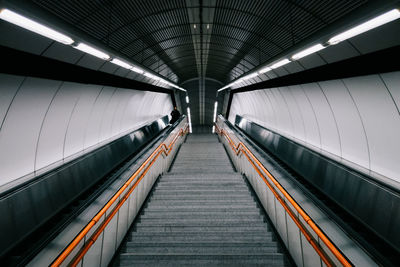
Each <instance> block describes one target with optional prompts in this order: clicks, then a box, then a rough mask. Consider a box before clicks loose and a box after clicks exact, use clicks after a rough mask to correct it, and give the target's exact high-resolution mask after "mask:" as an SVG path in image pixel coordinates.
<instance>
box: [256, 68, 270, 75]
mask: <svg viewBox="0 0 400 267" xmlns="http://www.w3.org/2000/svg"><path fill="white" fill-rule="evenodd" d="M271 70H272V69H271V68H270V67H265V68H263V69H261V70H259V71H258V74H263V73H266V72H268V71H271Z"/></svg>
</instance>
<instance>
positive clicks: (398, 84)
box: [380, 72, 400, 110]
mask: <svg viewBox="0 0 400 267" xmlns="http://www.w3.org/2000/svg"><path fill="white" fill-rule="evenodd" d="M380 76H381V78H382V80H383V82H384V83H385V86H386V88H387V89H388V90H389V92H390V94H391V96H392V97H393V100H394V102H395V103H396V106H397V110H400V74H399V72H389V73H384V74H381V75H380Z"/></svg>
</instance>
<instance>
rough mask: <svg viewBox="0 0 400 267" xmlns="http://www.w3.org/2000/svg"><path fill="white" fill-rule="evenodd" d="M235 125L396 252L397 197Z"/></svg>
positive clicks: (277, 139)
mask: <svg viewBox="0 0 400 267" xmlns="http://www.w3.org/2000/svg"><path fill="white" fill-rule="evenodd" d="M235 125H236V126H237V127H239V128H240V129H242V130H243V131H244V132H245V133H246V134H247V135H249V136H250V137H251V138H253V139H254V140H255V141H256V142H258V143H259V144H260V145H261V146H263V147H264V148H266V149H267V150H268V151H270V152H271V153H273V154H274V155H275V156H277V157H278V158H279V159H281V160H282V161H284V162H285V163H286V164H287V165H288V166H290V167H291V168H292V169H293V170H295V171H296V172H297V173H298V174H299V175H301V176H302V177H304V178H305V179H306V180H308V181H309V182H310V183H311V184H313V185H314V186H315V187H317V188H318V189H319V190H321V191H322V192H323V193H324V194H325V195H326V196H328V197H329V198H330V199H332V200H333V201H335V202H336V203H337V204H339V205H340V206H341V207H343V208H344V209H345V210H347V211H348V212H349V213H350V214H352V215H353V216H354V217H355V218H357V219H358V220H359V221H361V222H362V223H363V224H364V225H366V226H367V227H368V228H370V229H371V230H372V231H374V232H375V233H377V234H378V235H379V236H381V237H382V238H383V239H384V240H386V241H387V242H388V243H390V244H391V245H392V246H393V247H394V248H395V249H396V250H397V251H400V228H399V227H398V225H400V216H399V211H400V194H399V193H398V192H396V191H394V190H391V189H389V188H387V187H385V186H384V185H381V184H379V183H377V182H375V181H373V180H372V179H371V178H369V177H366V176H364V175H362V174H360V173H358V172H356V171H354V170H351V169H350V168H348V167H345V166H343V165H341V164H339V163H337V162H336V161H334V160H332V159H329V158H327V157H324V156H321V155H320V154H318V153H316V152H314V151H312V150H311V149H308V148H306V147H304V146H302V145H300V144H298V143H296V142H294V141H291V140H289V139H287V138H285V137H283V136H281V135H279V134H277V133H275V132H273V131H270V130H268V129H266V128H264V127H262V126H260V125H258V124H256V123H253V122H251V121H249V120H247V119H245V118H243V117H241V116H239V115H236V119H235Z"/></svg>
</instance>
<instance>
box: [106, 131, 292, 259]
mask: <svg viewBox="0 0 400 267" xmlns="http://www.w3.org/2000/svg"><path fill="white" fill-rule="evenodd" d="M114 265H115V266H290V263H289V261H288V258H287V256H286V255H285V254H283V253H282V252H281V251H280V245H279V244H278V243H277V241H275V238H274V234H273V233H272V232H271V231H270V226H269V225H268V223H266V222H265V220H264V217H263V215H262V212H261V211H260V209H259V208H258V205H257V203H256V202H255V200H254V199H253V197H252V194H251V191H250V190H249V188H248V186H247V184H246V182H245V181H244V180H243V178H242V176H241V175H240V174H238V173H236V172H235V171H234V170H233V168H232V165H231V163H230V162H229V159H228V156H227V154H226V152H225V151H224V148H223V146H222V144H220V143H218V139H217V137H216V136H215V135H211V134H208V135H193V134H192V135H190V136H189V137H188V139H187V141H186V143H184V144H183V146H182V147H181V149H180V151H179V153H178V155H177V158H176V160H175V163H174V165H173V167H172V170H171V172H169V173H168V174H166V175H164V176H162V177H161V178H160V180H159V182H158V183H157V184H156V187H155V189H153V192H152V195H151V197H150V198H149V200H148V202H147V204H146V207H145V208H144V210H143V212H142V214H141V215H140V216H139V218H138V219H137V220H136V222H135V225H134V227H133V229H132V232H130V233H128V237H127V241H126V242H125V244H123V245H122V249H121V253H120V255H119V256H117V258H116V260H115V263H114Z"/></svg>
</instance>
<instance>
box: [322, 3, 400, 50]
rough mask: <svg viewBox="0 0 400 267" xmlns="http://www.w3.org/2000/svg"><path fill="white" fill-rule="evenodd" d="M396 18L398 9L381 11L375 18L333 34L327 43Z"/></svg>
mask: <svg viewBox="0 0 400 267" xmlns="http://www.w3.org/2000/svg"><path fill="white" fill-rule="evenodd" d="M398 18H400V10H399V9H392V10H390V11H388V12H386V13H383V14H382V15H380V16H378V17H375V18H373V19H371V20H368V21H366V22H364V23H362V24H360V25H358V26H356V27H353V28H351V29H350V30H347V31H345V32H342V33H340V34H338V35H335V36H333V37H332V38H331V39H329V40H328V43H329V44H330V45H334V44H337V43H340V42H342V41H344V40H347V39H349V38H351V37H353V36H356V35H359V34H361V33H364V32H366V31H369V30H372V29H374V28H376V27H379V26H381V25H384V24H386V23H388V22H391V21H393V20H396V19H398Z"/></svg>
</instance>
